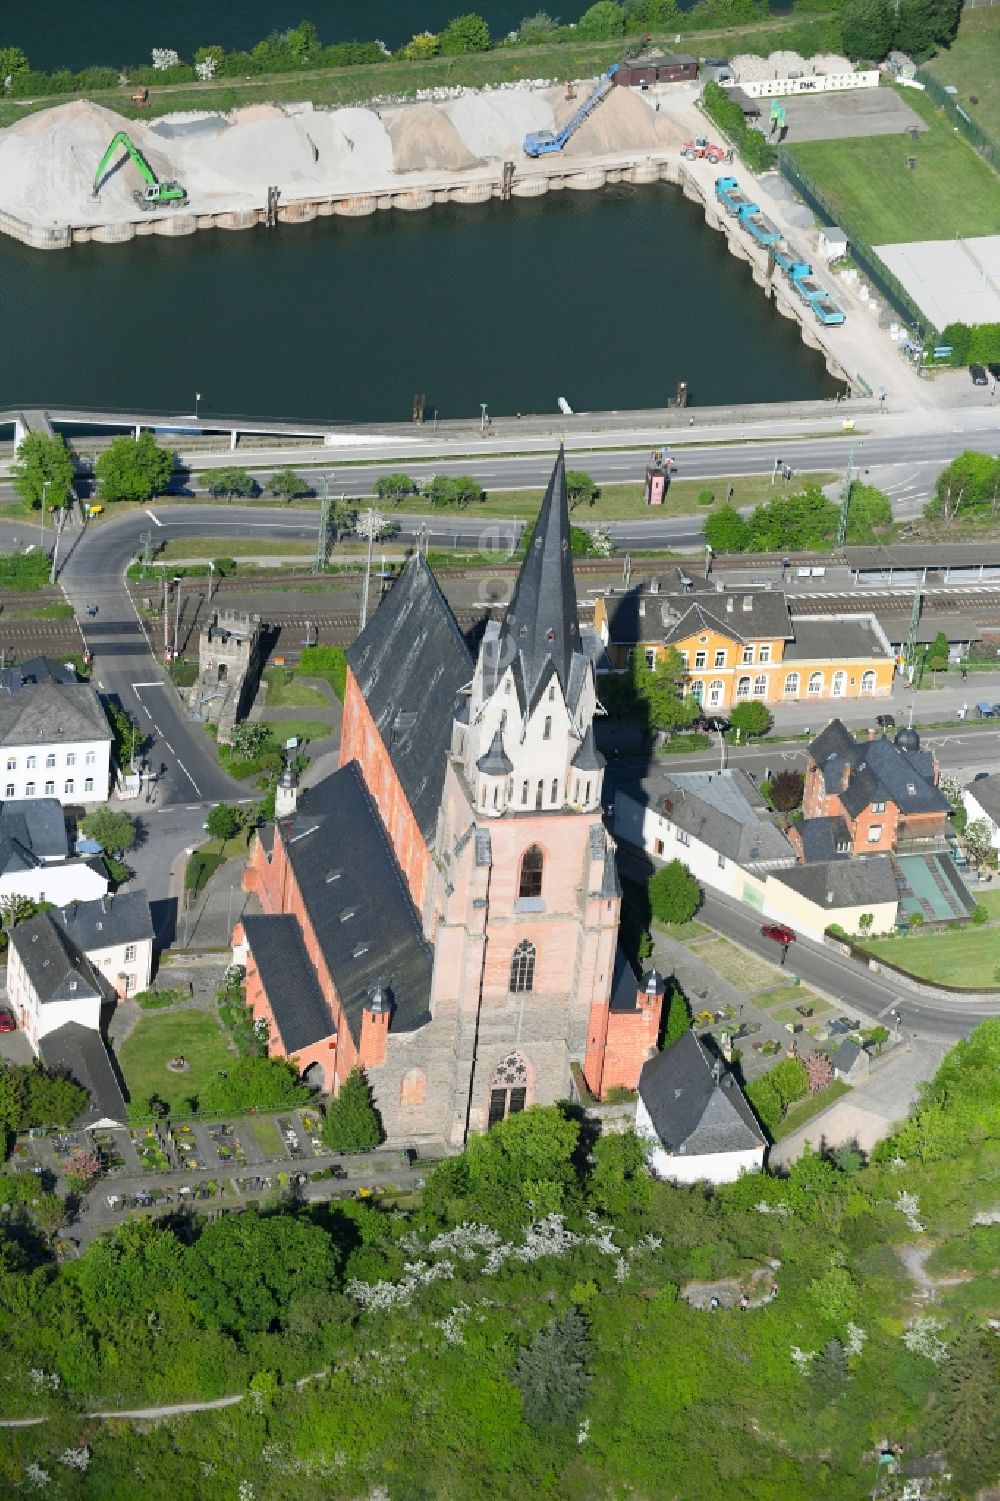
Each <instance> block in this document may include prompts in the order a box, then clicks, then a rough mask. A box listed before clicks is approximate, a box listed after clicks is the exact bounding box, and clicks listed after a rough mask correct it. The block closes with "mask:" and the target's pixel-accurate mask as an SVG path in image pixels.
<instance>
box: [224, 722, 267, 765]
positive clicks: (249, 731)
mask: <svg viewBox="0 0 1000 1501" xmlns="http://www.w3.org/2000/svg"><path fill="white" fill-rule="evenodd" d="M269 735H270V730H269V729H268V727H267V725H266V724H258V723H255V722H253V721H251V720H249V719H241V720H240V722H239V724H236V725H234V726H233V733H232V747H233V754H234V755H236V756H239V757H240V759H241V760H243V761H252V760H253V759H254V757H255V756H259V755H260V753H261V751H262V750H263V749H264V747H265V745H266V744H267V741H268V737H269Z"/></svg>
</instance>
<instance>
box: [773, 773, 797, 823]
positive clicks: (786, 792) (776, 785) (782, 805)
mask: <svg viewBox="0 0 1000 1501" xmlns="http://www.w3.org/2000/svg"><path fill="white" fill-rule="evenodd" d="M805 783H806V779H805V777H804V776H803V774H802V772H801V771H779V772H777V773H776V774H775V775H774V776H773V777H772V778H771V806H772V807H773V808H775V809H777V811H778V812H779V813H790V812H791V811H792V809H793V808H799V807H801V805H802V792H803V789H804V787H805Z"/></svg>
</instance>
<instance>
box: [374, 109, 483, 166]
mask: <svg viewBox="0 0 1000 1501" xmlns="http://www.w3.org/2000/svg"><path fill="white" fill-rule="evenodd" d="M387 128H388V131H389V139H390V140H391V142H392V149H393V156H394V161H395V166H396V171H397V172H431V171H440V170H441V169H446V170H448V171H460V170H461V169H462V168H465V167H478V166H481V165H482V163H481V162H480V160H479V158H478V157H476V156H473V154H472V152H471V151H470V150H469V149H468V147H467V146H466V145H465V142H464V141H463V140H462V137H461V136H460V135H459V133H458V131H457V130H456V129H455V127H454V125H453V124H452V122H451V121H450V120H449V119H448V116H447V115H446V114H444V113H443V111H441V110H440V109H438V107H437V106H436V105H434V104H415V105H412V106H411V107H410V108H408V109H402V110H399V111H397V112H396V113H395V114H394V115H392V116H391V117H390V118H389V120H388V126H387Z"/></svg>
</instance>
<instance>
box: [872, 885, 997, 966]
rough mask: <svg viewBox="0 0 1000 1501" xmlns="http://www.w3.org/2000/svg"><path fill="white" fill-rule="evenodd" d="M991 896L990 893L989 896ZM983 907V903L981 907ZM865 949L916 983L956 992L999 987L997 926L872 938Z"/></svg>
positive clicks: (947, 929) (990, 924) (990, 925)
mask: <svg viewBox="0 0 1000 1501" xmlns="http://www.w3.org/2000/svg"><path fill="white" fill-rule="evenodd" d="M990 895H991V896H993V895H994V893H992V892H991V893H990ZM984 905H985V904H984ZM865 950H866V952H868V953H872V954H874V955H875V957H876V958H877V959H886V960H888V962H889V963H890V964H895V965H897V966H898V967H899V968H900V969H904V970H906V971H907V972H908V973H909V974H911V975H915V976H916V977H917V979H919V980H930V981H931V982H932V983H933V984H936V985H950V986H953V987H955V988H956V989H960V990H983V989H987V990H990V989H996V987H997V986H998V985H1000V979H998V978H997V971H998V970H1000V927H995V926H994V925H993V924H992V923H989V924H987V926H985V927H982V928H973V927H969V926H964V927H962V928H945V929H942V930H941V931H940V932H937V933H907V934H906V935H905V936H903V937H899V938H874V939H872V940H871V941H870V942H869V943H866V944H865Z"/></svg>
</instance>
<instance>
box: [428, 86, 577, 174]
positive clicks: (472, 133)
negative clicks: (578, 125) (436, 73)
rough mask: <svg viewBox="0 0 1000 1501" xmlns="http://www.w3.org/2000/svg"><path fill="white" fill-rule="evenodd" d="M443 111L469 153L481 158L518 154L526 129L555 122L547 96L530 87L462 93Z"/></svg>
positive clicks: (537, 127)
mask: <svg viewBox="0 0 1000 1501" xmlns="http://www.w3.org/2000/svg"><path fill="white" fill-rule="evenodd" d="M445 113H446V114H447V116H448V118H449V119H450V120H451V122H452V124H453V125H454V127H455V129H456V130H457V131H458V134H459V135H460V136H461V138H462V140H463V141H464V142H465V144H466V146H467V147H468V149H469V150H470V151H471V152H472V154H473V156H477V157H481V158H483V159H484V160H489V159H491V158H492V159H494V160H501V161H504V160H506V159H507V158H508V157H510V156H511V155H515V156H516V157H519V156H520V154H521V147H522V144H523V142H524V138H525V136H526V135H527V134H528V132H529V131H531V130H552V129H553V128H554V126H555V115H554V113H553V109H552V105H551V103H550V101H549V99H548V98H547V97H546V95H545V94H541V93H538V92H536V91H534V90H531V89H497V90H495V91H491V92H490V93H488V94H465V95H463V96H462V98H460V99H455V100H453V101H451V102H450V103H449V104H447V105H445Z"/></svg>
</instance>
